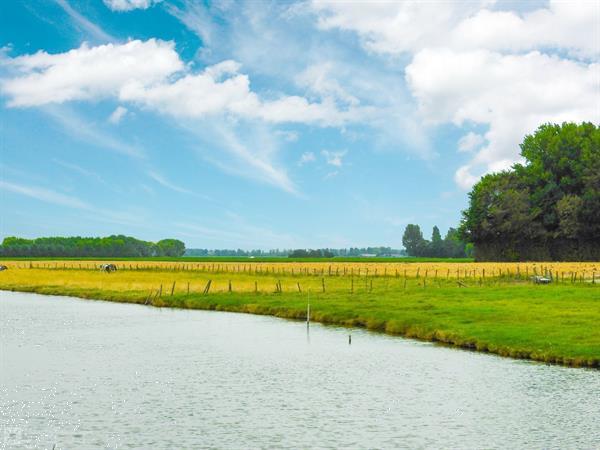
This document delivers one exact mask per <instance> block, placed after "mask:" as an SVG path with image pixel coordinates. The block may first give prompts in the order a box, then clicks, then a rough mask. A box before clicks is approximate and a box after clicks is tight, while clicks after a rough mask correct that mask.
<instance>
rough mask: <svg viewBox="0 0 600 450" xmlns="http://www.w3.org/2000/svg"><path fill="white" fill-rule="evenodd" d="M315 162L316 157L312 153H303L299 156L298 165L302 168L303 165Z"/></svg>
mask: <svg viewBox="0 0 600 450" xmlns="http://www.w3.org/2000/svg"><path fill="white" fill-rule="evenodd" d="M315 160H316V157H315V154H314V153H313V152H304V153H302V156H300V160H299V161H298V165H300V166H303V165H304V164H306V163H310V162H314V161H315Z"/></svg>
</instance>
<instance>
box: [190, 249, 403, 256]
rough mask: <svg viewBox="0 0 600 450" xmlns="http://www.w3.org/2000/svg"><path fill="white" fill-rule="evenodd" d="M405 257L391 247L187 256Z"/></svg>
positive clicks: (193, 251) (195, 252)
mask: <svg viewBox="0 0 600 450" xmlns="http://www.w3.org/2000/svg"><path fill="white" fill-rule="evenodd" d="M365 255H369V256H380V257H384V256H405V255H406V252H405V251H404V250H398V249H393V248H391V247H362V248H359V247H350V248H320V249H282V250H280V249H272V250H266V251H265V250H241V249H237V250H227V249H223V250H218V249H216V250H209V249H201V248H189V249H187V250H186V252H185V256H255V257H260V256H270V257H287V256H289V257H293V258H333V257H336V256H345V257H358V256H365Z"/></svg>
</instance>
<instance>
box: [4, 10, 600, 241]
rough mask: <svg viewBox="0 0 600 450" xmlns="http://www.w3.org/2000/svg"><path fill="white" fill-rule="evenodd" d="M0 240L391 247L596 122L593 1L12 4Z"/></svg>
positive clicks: (446, 221)
mask: <svg viewBox="0 0 600 450" xmlns="http://www.w3.org/2000/svg"><path fill="white" fill-rule="evenodd" d="M1 8H2V11H1V14H0V17H1V18H0V21H1V26H0V47H2V51H1V53H0V122H1V123H0V133H1V136H0V152H1V153H0V211H1V218H0V237H5V236H10V235H18V236H23V237H37V236H48V235H108V234H116V233H123V234H128V235H133V236H136V237H139V238H142V239H148V240H158V239H161V238H165V237H175V238H179V239H182V240H183V241H184V242H185V243H186V245H187V246H188V247H202V248H205V247H208V248H244V249H251V248H263V249H266V248H276V247H278V248H292V247H347V246H367V245H390V246H392V247H396V248H399V247H401V246H402V232H403V230H404V227H405V226H406V224H407V223H418V224H420V225H421V226H422V228H423V229H424V231H425V234H426V235H429V234H430V233H431V228H432V227H433V225H438V226H439V227H440V228H441V229H442V231H443V232H444V231H445V230H446V229H447V228H448V227H451V226H456V225H457V224H458V222H459V220H460V211H461V209H464V208H465V206H466V204H467V192H468V190H469V188H470V187H471V186H472V184H473V183H474V182H476V180H477V179H478V178H479V177H480V176H481V175H483V174H485V173H488V172H490V171H495V170H500V169H504V168H506V167H509V166H510V165H511V164H512V163H514V162H516V161H518V160H519V156H518V153H519V148H518V144H519V142H520V141H521V140H522V137H523V135H524V134H526V133H531V132H533V131H534V130H535V128H536V127H537V126H538V125H539V124H541V123H544V122H548V121H551V122H562V121H565V120H569V121H577V122H581V121H592V122H595V123H600V88H599V80H600V69H599V66H598V55H599V53H600V48H599V47H600V29H599V28H600V25H599V24H600V3H599V2H595V1H583V2H579V3H577V2H568V3H565V2H562V3H560V2H533V1H532V2H493V1H480V2H478V1H469V2H412V1H407V2H391V3H377V4H374V3H370V4H369V3H366V2H365V3H359V2H353V3H350V2H346V3H342V2H337V3H328V2H320V1H313V2H304V1H303V2H296V3H293V2H286V3H282V2H273V3H268V2H218V3H210V2H203V1H187V0H177V1H169V0H164V1H151V0H105V1H100V0H96V1H77V2H75V1H72V0H71V1H70V0H44V1H42V0H24V1H20V2H3V4H2V7H1Z"/></svg>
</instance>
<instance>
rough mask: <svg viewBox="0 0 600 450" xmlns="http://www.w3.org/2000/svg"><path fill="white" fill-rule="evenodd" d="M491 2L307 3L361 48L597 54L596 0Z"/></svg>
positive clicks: (598, 18)
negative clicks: (523, 5)
mask: <svg viewBox="0 0 600 450" xmlns="http://www.w3.org/2000/svg"><path fill="white" fill-rule="evenodd" d="M495 3H496V2H495V1H490V0H479V1H469V2H451V1H447V2H424V1H418V0H407V1H402V2H381V3H376V4H372V3H369V4H365V3H359V2H329V1H320V0H316V1H313V2H312V4H311V6H312V9H313V11H315V12H316V13H317V15H318V24H319V26H320V27H321V28H323V29H333V28H338V29H341V30H349V31H354V32H356V33H357V34H358V35H359V36H360V37H361V39H362V42H363V45H364V46H365V48H367V49H368V50H371V51H374V52H377V53H385V54H397V53H404V52H408V53H416V52H418V51H420V50H423V49H425V48H433V47H444V48H452V49H455V50H470V49H477V48H481V49H488V50H498V51H509V52H510V51H529V50H534V49H539V48H541V47H547V48H558V49H563V50H567V51H570V52H572V53H573V54H574V55H578V56H586V57H592V56H597V55H598V54H600V39H598V23H599V21H600V8H599V7H598V3H597V2H596V1H587V0H580V1H571V2H565V1H560V0H555V1H550V2H549V3H548V6H547V7H542V8H538V9H535V10H533V11H529V12H525V13H522V14H520V13H518V12H515V11H500V10H492V9H489V8H490V7H492V6H493V5H494V4H495Z"/></svg>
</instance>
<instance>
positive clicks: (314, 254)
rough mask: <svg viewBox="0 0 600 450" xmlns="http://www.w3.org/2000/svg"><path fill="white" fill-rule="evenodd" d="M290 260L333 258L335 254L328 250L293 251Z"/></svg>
mask: <svg viewBox="0 0 600 450" xmlns="http://www.w3.org/2000/svg"><path fill="white" fill-rule="evenodd" d="M289 257H290V258H333V253H332V252H331V251H329V250H327V249H316V250H305V249H303V248H300V249H297V250H293V251H292V252H291V253H290V254H289Z"/></svg>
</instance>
